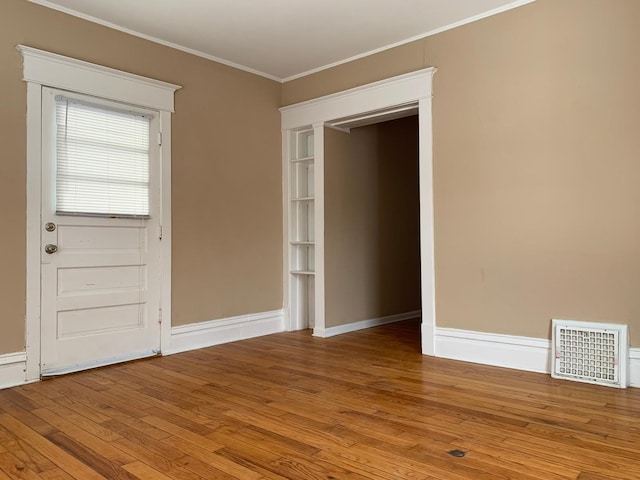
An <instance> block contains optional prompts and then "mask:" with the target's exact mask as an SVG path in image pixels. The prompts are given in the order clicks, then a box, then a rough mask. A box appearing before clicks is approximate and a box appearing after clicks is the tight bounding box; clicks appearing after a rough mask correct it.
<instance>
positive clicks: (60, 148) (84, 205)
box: [54, 94, 153, 218]
mask: <svg viewBox="0 0 640 480" xmlns="http://www.w3.org/2000/svg"><path fill="white" fill-rule="evenodd" d="M152 118H153V115H152V114H150V113H142V112H140V111H134V110H128V109H127V108H126V106H124V105H123V106H122V108H118V107H116V106H113V105H106V104H103V103H99V101H96V102H95V103H93V102H92V101H90V100H89V101H86V100H84V99H79V98H74V97H72V96H67V95H62V94H59V95H56V96H55V119H56V122H55V123H56V126H55V132H54V133H55V158H56V161H55V164H56V166H55V185H56V193H55V202H56V207H55V209H56V213H57V214H59V215H86V216H114V217H136V218H148V217H149V157H150V147H149V137H150V123H151V119H152Z"/></svg>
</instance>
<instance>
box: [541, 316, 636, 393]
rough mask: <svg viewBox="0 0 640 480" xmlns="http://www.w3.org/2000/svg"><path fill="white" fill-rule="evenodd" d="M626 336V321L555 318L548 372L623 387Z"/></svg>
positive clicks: (626, 380) (625, 384)
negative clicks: (601, 321) (582, 320)
mask: <svg viewBox="0 0 640 480" xmlns="http://www.w3.org/2000/svg"><path fill="white" fill-rule="evenodd" d="M628 338H629V337H628V326H627V325H619V324H613V323H593V322H577V321H574V320H556V319H554V320H553V321H552V342H551V344H552V369H551V376H552V377H553V378H562V379H566V380H574V381H577V382H586V383H596V384H598V385H605V386H608V387H618V388H626V387H628V386H629V340H628Z"/></svg>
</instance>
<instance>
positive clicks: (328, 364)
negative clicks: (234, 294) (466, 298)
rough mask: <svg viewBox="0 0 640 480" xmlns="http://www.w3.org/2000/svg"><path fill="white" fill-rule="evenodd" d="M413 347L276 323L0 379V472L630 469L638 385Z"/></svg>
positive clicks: (452, 473)
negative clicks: (217, 342) (570, 377)
mask: <svg viewBox="0 0 640 480" xmlns="http://www.w3.org/2000/svg"><path fill="white" fill-rule="evenodd" d="M419 348H420V346H419V324H418V323H417V322H415V321H407V322H401V323H397V324H392V325H386V326H383V327H377V328H373V329H369V330H365V331H361V332H356V333H352V334H346V335H342V336H338V337H333V338H329V339H317V338H313V337H311V336H310V334H309V333H308V332H295V333H283V334H277V335H271V336H268V337H262V338H258V339H253V340H246V341H243V342H237V343H233V344H227V345H221V346H218V347H213V348H208V349H203V350H198V351H193V352H188V353H183V354H179V355H173V356H169V357H163V358H154V359H150V360H145V361H138V362H132V363H128V364H122V365H116V366H112V367H105V368H102V369H97V370H93V371H88V372H82V373H77V374H73V375H68V376H64V377H59V378H55V379H52V380H47V381H44V382H41V383H36V384H31V385H26V386H22V387H17V388H13V389H7V390H2V391H0V480H6V479H25V480H69V479H74V478H75V479H77V480H93V479H129V480H133V479H153V480H167V479H179V480H197V479H230V478H236V479H243V480H244V479H262V478H264V479H305V480H306V479H343V478H344V479H354V480H355V479H379V480H382V479H443V480H456V479H492V480H495V479H508V478H511V479H523V480H528V479H530V480H540V479H543V480H546V479H548V480H555V479H558V480H559V479H580V480H602V479H636V480H637V479H639V478H640V420H639V415H640V389H627V390H617V389H613V388H607V387H596V386H591V385H585V384H579V383H573V382H567V381H559V380H553V379H551V378H550V377H549V376H547V375H540V374H533V373H526V372H518V371H514V370H505V369H500V368H493V367H484V366H478V365H473V364H467V363H462V362H455V361H450V360H442V359H434V358H430V357H424V356H422V355H420V353H419ZM456 449H458V450H461V451H463V452H466V455H465V456H464V457H460V458H459V457H454V456H452V455H450V454H449V453H448V452H449V451H452V450H456Z"/></svg>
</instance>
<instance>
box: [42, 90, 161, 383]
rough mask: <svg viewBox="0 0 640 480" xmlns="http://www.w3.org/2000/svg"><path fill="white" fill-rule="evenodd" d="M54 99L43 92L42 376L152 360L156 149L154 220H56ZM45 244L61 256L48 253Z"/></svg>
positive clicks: (156, 334)
mask: <svg viewBox="0 0 640 480" xmlns="http://www.w3.org/2000/svg"><path fill="white" fill-rule="evenodd" d="M56 93H57V92H55V91H53V90H49V89H43V125H42V127H43V156H42V158H43V165H42V172H43V176H42V177H43V183H42V237H41V238H42V245H41V247H42V248H41V292H42V299H41V309H42V311H41V349H42V351H41V361H42V365H41V372H42V375H53V374H59V373H65V372H70V371H76V370H82V369H84V368H89V367H93V366H99V365H105V364H109V363H114V362H118V361H122V360H126V359H132V358H140V357H144V356H149V355H154V354H156V353H157V352H158V351H159V349H160V323H159V321H160V318H159V307H160V278H161V271H160V239H159V238H158V232H159V196H160V187H159V172H158V168H157V165H158V147H157V145H152V146H151V158H150V160H151V161H150V165H151V167H150V178H149V183H150V191H151V195H150V199H149V200H150V201H149V211H150V214H149V218H129V217H124V218H117V217H115V216H106V215H102V216H80V215H79V216H69V215H59V214H56V208H55V185H56V182H55V175H56V169H55V145H54V144H53V142H55V135H53V132H52V128H55V126H53V127H52V126H51V123H52V122H51V118H50V115H51V114H52V113H51V110H52V104H53V103H54V102H53V97H54V95H55V94H56ZM48 116H49V117H48ZM153 124H154V121H152V125H153ZM155 125H156V128H157V120H156V121H155ZM150 138H157V135H151V136H150ZM47 224H53V225H54V228H53V229H52V228H51V226H49V228H46V226H47ZM47 245H54V246H56V247H57V250H56V251H55V252H54V253H47V251H46V249H45V247H46V246H47Z"/></svg>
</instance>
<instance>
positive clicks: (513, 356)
mask: <svg viewBox="0 0 640 480" xmlns="http://www.w3.org/2000/svg"><path fill="white" fill-rule="evenodd" d="M436 356H437V357H442V358H450V359H452V360H462V361H465V362H472V363H480V364H483V365H494V366H497V367H505V368H513V369H516V370H526V371H529V372H538V373H551V341H550V340H545V339H542V338H530V337H518V336H513V335H501V334H496V333H483V332H473V331H469V330H458V329H455V328H436ZM629 369H630V380H631V381H630V386H632V387H640V348H631V349H630V350H629Z"/></svg>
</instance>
